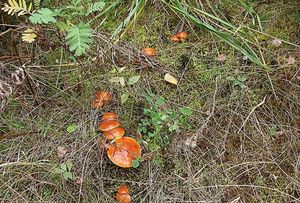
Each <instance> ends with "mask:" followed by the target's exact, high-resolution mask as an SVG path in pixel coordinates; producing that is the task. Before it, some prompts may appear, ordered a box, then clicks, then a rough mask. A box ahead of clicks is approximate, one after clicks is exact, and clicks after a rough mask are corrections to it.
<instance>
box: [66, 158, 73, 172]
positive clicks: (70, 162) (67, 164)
mask: <svg viewBox="0 0 300 203" xmlns="http://www.w3.org/2000/svg"><path fill="white" fill-rule="evenodd" d="M66 166H67V169H68V171H71V169H72V167H73V163H72V161H71V160H68V161H67V162H66Z"/></svg>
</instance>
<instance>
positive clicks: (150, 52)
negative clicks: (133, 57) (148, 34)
mask: <svg viewBox="0 0 300 203" xmlns="http://www.w3.org/2000/svg"><path fill="white" fill-rule="evenodd" d="M142 51H143V52H144V54H146V55H148V56H155V55H156V50H155V49H154V48H150V47H147V48H143V49H142Z"/></svg>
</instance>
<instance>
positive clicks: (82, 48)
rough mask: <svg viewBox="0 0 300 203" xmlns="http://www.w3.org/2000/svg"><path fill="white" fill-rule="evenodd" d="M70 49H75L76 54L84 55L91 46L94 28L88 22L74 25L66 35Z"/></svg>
mask: <svg viewBox="0 0 300 203" xmlns="http://www.w3.org/2000/svg"><path fill="white" fill-rule="evenodd" d="M66 40H67V45H69V50H70V51H75V55H76V56H81V55H83V54H84V53H85V52H86V50H87V49H89V48H90V45H91V43H92V42H93V40H92V29H91V28H90V27H89V25H87V24H82V23H81V24H79V25H73V26H72V27H71V28H70V29H69V31H68V35H67V36H66Z"/></svg>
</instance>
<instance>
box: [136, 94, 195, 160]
mask: <svg viewBox="0 0 300 203" xmlns="http://www.w3.org/2000/svg"><path fill="white" fill-rule="evenodd" d="M145 98H146V100H147V101H148V103H149V104H150V107H149V108H145V109H144V118H143V119H141V121H140V123H139V127H138V133H140V134H141V135H142V138H143V140H144V141H145V142H146V143H147V144H148V145H147V147H148V150H149V151H150V152H151V153H153V155H154V163H156V164H158V165H160V164H162V163H163V159H162V157H161V153H160V152H161V150H164V149H166V147H167V146H169V145H170V143H171V140H172V134H174V133H178V132H180V131H181V130H182V129H183V128H190V125H189V123H188V117H189V116H191V114H192V110H190V109H189V108H180V109H179V110H178V111H174V110H172V109H170V108H167V107H166V104H165V99H164V98H163V97H161V96H160V97H156V96H155V95H153V94H150V95H147V96H145Z"/></svg>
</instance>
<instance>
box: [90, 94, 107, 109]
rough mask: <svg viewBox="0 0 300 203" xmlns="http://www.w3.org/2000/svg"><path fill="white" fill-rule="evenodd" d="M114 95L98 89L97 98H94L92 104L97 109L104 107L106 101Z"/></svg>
mask: <svg viewBox="0 0 300 203" xmlns="http://www.w3.org/2000/svg"><path fill="white" fill-rule="evenodd" d="M111 98H112V96H111V94H110V93H109V92H105V91H98V92H96V93H95V99H94V100H93V103H92V106H93V107H94V108H95V109H98V110H100V109H102V107H103V106H104V104H105V103H107V102H109V101H110V100H111Z"/></svg>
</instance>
